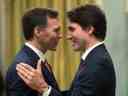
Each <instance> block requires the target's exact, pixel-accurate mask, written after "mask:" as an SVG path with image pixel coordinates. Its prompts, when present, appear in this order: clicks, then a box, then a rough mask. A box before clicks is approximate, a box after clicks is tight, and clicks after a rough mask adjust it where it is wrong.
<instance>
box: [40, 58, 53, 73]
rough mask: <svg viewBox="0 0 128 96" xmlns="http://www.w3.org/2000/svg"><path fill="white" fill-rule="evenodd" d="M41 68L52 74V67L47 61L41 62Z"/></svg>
mask: <svg viewBox="0 0 128 96" xmlns="http://www.w3.org/2000/svg"><path fill="white" fill-rule="evenodd" d="M41 63H42V68H47V69H48V71H49V72H50V73H52V67H51V65H50V64H48V61H47V60H46V59H45V61H42V62H41Z"/></svg>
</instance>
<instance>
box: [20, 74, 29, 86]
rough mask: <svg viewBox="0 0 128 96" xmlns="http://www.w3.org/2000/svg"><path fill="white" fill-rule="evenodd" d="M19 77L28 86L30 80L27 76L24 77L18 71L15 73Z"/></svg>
mask: <svg viewBox="0 0 128 96" xmlns="http://www.w3.org/2000/svg"><path fill="white" fill-rule="evenodd" d="M17 74H18V75H19V76H20V78H21V79H22V80H23V81H24V82H25V83H26V84H27V85H28V86H29V84H30V80H29V79H28V78H26V77H25V76H24V75H23V74H21V73H20V72H18V73H17Z"/></svg>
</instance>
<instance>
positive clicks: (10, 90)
mask: <svg viewBox="0 0 128 96" xmlns="http://www.w3.org/2000/svg"><path fill="white" fill-rule="evenodd" d="M20 62H21V61H20ZM22 62H23V61H22ZM24 62H25V61H24ZM18 63H19V62H18V61H15V62H14V63H13V64H12V66H11V67H10V68H9V70H8V72H7V74H6V96H29V95H30V92H33V95H32V96H36V95H35V93H37V92H35V91H34V90H32V89H30V88H29V87H28V86H27V85H26V84H25V83H24V81H23V80H22V79H21V78H20V77H19V76H18V74H17V72H16V64H18ZM26 63H29V62H26Z"/></svg>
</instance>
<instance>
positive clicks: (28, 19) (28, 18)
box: [22, 8, 58, 40]
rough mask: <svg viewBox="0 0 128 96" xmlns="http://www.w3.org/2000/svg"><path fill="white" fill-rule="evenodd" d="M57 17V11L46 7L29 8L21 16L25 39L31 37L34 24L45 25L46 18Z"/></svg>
mask: <svg viewBox="0 0 128 96" xmlns="http://www.w3.org/2000/svg"><path fill="white" fill-rule="evenodd" d="M48 17H50V18H57V17H58V12H57V11H55V10H51V9H46V8H34V9H32V10H29V11H28V12H26V13H25V14H24V16H23V17H22V27H23V33H24V37H25V39H26V40H30V39H31V38H32V37H33V31H34V28H35V27H36V26H44V27H46V26H47V19H48Z"/></svg>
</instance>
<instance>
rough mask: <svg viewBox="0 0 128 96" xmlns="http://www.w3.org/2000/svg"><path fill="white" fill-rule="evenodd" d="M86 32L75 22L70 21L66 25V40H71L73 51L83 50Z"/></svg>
mask: <svg viewBox="0 0 128 96" xmlns="http://www.w3.org/2000/svg"><path fill="white" fill-rule="evenodd" d="M86 37H88V33H87V32H86V31H85V30H83V29H82V27H81V26H80V25H79V24H77V23H72V22H70V23H69V25H68V37H67V38H68V40H71V42H72V46H73V49H74V50H75V51H81V50H84V49H85V47H86Z"/></svg>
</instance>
